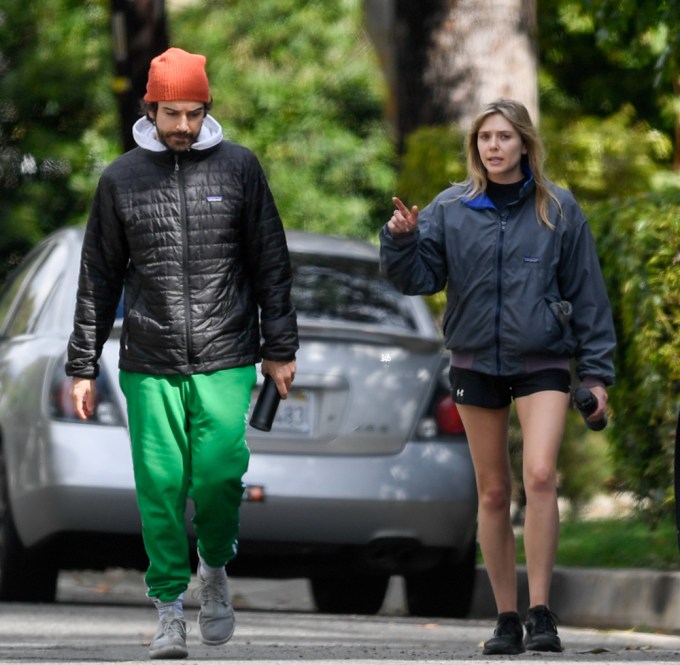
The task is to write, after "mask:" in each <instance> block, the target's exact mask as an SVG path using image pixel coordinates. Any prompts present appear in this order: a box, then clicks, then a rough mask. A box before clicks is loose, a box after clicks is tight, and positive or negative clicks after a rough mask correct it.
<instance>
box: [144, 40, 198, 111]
mask: <svg viewBox="0 0 680 665" xmlns="http://www.w3.org/2000/svg"><path fill="white" fill-rule="evenodd" d="M180 100H181V101H187V102H206V103H207V102H209V101H210V87H209V85H208V76H207V74H206V73H205V56H203V55H198V54H196V53H187V52H186V51H183V50H182V49H181V48H174V47H173V48H169V49H168V50H167V51H165V52H164V53H161V54H160V55H158V56H156V57H155V58H154V59H153V60H152V61H151V67H150V69H149V80H148V81H147V84H146V95H144V101H145V102H172V101H180Z"/></svg>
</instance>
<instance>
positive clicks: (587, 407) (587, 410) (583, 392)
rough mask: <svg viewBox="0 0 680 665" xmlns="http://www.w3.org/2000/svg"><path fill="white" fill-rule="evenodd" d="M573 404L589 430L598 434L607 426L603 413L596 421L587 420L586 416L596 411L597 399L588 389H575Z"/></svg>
mask: <svg viewBox="0 0 680 665" xmlns="http://www.w3.org/2000/svg"><path fill="white" fill-rule="evenodd" d="M574 404H576V408H577V409H578V410H579V412H580V413H581V415H582V416H583V421H584V422H585V424H586V426H587V427H588V428H589V429H592V430H593V431H595V432H599V431H600V430H601V429H604V428H605V427H606V426H607V414H606V413H603V414H602V415H601V416H600V417H599V418H598V419H597V420H592V421H591V420H588V416H589V415H590V414H591V413H593V411H595V409H597V397H595V395H593V393H591V392H590V390H588V388H577V389H576V391H575V392H574Z"/></svg>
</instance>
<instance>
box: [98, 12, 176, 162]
mask: <svg viewBox="0 0 680 665" xmlns="http://www.w3.org/2000/svg"><path fill="white" fill-rule="evenodd" d="M111 32H112V38H113V55H114V60H115V73H116V76H115V79H114V92H115V93H116V96H117V98H118V109H119V115H120V129H121V143H122V145H123V150H124V151H127V150H130V149H131V148H134V147H135V145H136V144H135V142H134V139H133V138H132V125H133V124H134V123H135V121H136V120H137V119H138V118H139V105H140V101H141V100H142V98H143V97H144V95H145V94H146V81H147V77H148V74H149V66H150V65H151V60H152V59H153V58H154V57H155V56H157V55H159V54H160V53H162V52H163V51H165V50H166V49H167V48H168V29H167V21H166V16H165V2H164V0H111Z"/></svg>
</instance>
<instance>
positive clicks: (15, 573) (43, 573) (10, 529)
mask: <svg viewBox="0 0 680 665" xmlns="http://www.w3.org/2000/svg"><path fill="white" fill-rule="evenodd" d="M58 575H59V569H58V568H57V566H55V565H54V563H53V562H52V557H50V556H49V553H48V552H47V551H46V550H45V549H44V548H43V549H40V550H39V549H35V548H30V549H29V548H26V547H24V546H23V544H22V542H21V540H20V538H19V534H18V533H17V529H16V526H15V524H14V518H13V516H12V509H11V506H10V505H9V493H8V490H7V473H6V468H5V459H4V453H3V451H2V447H0V601H5V602H7V601H13V602H22V603H51V602H54V599H55V597H56V595H57V577H58Z"/></svg>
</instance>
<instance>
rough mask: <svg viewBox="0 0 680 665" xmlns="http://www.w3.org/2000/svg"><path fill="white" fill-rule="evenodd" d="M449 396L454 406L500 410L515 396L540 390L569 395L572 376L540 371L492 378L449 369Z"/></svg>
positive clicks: (561, 371) (463, 370) (566, 372)
mask: <svg viewBox="0 0 680 665" xmlns="http://www.w3.org/2000/svg"><path fill="white" fill-rule="evenodd" d="M449 379H450V381H451V397H452V398H453V401H454V402H455V403H456V404H467V405H469V406H481V407H483V408H485V409H502V408H504V407H506V406H508V404H510V402H511V401H512V400H513V399H514V398H517V397H524V396H526V395H531V394H533V393H538V392H541V391H542V390H559V391H560V392H563V393H568V392H569V390H570V383H571V376H570V375H569V372H568V371H567V370H564V369H543V370H540V371H538V372H532V373H531V374H515V375H513V376H493V375H491V374H482V373H480V372H473V371H472V370H469V369H460V368H458V367H452V368H451V369H450V370H449Z"/></svg>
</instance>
